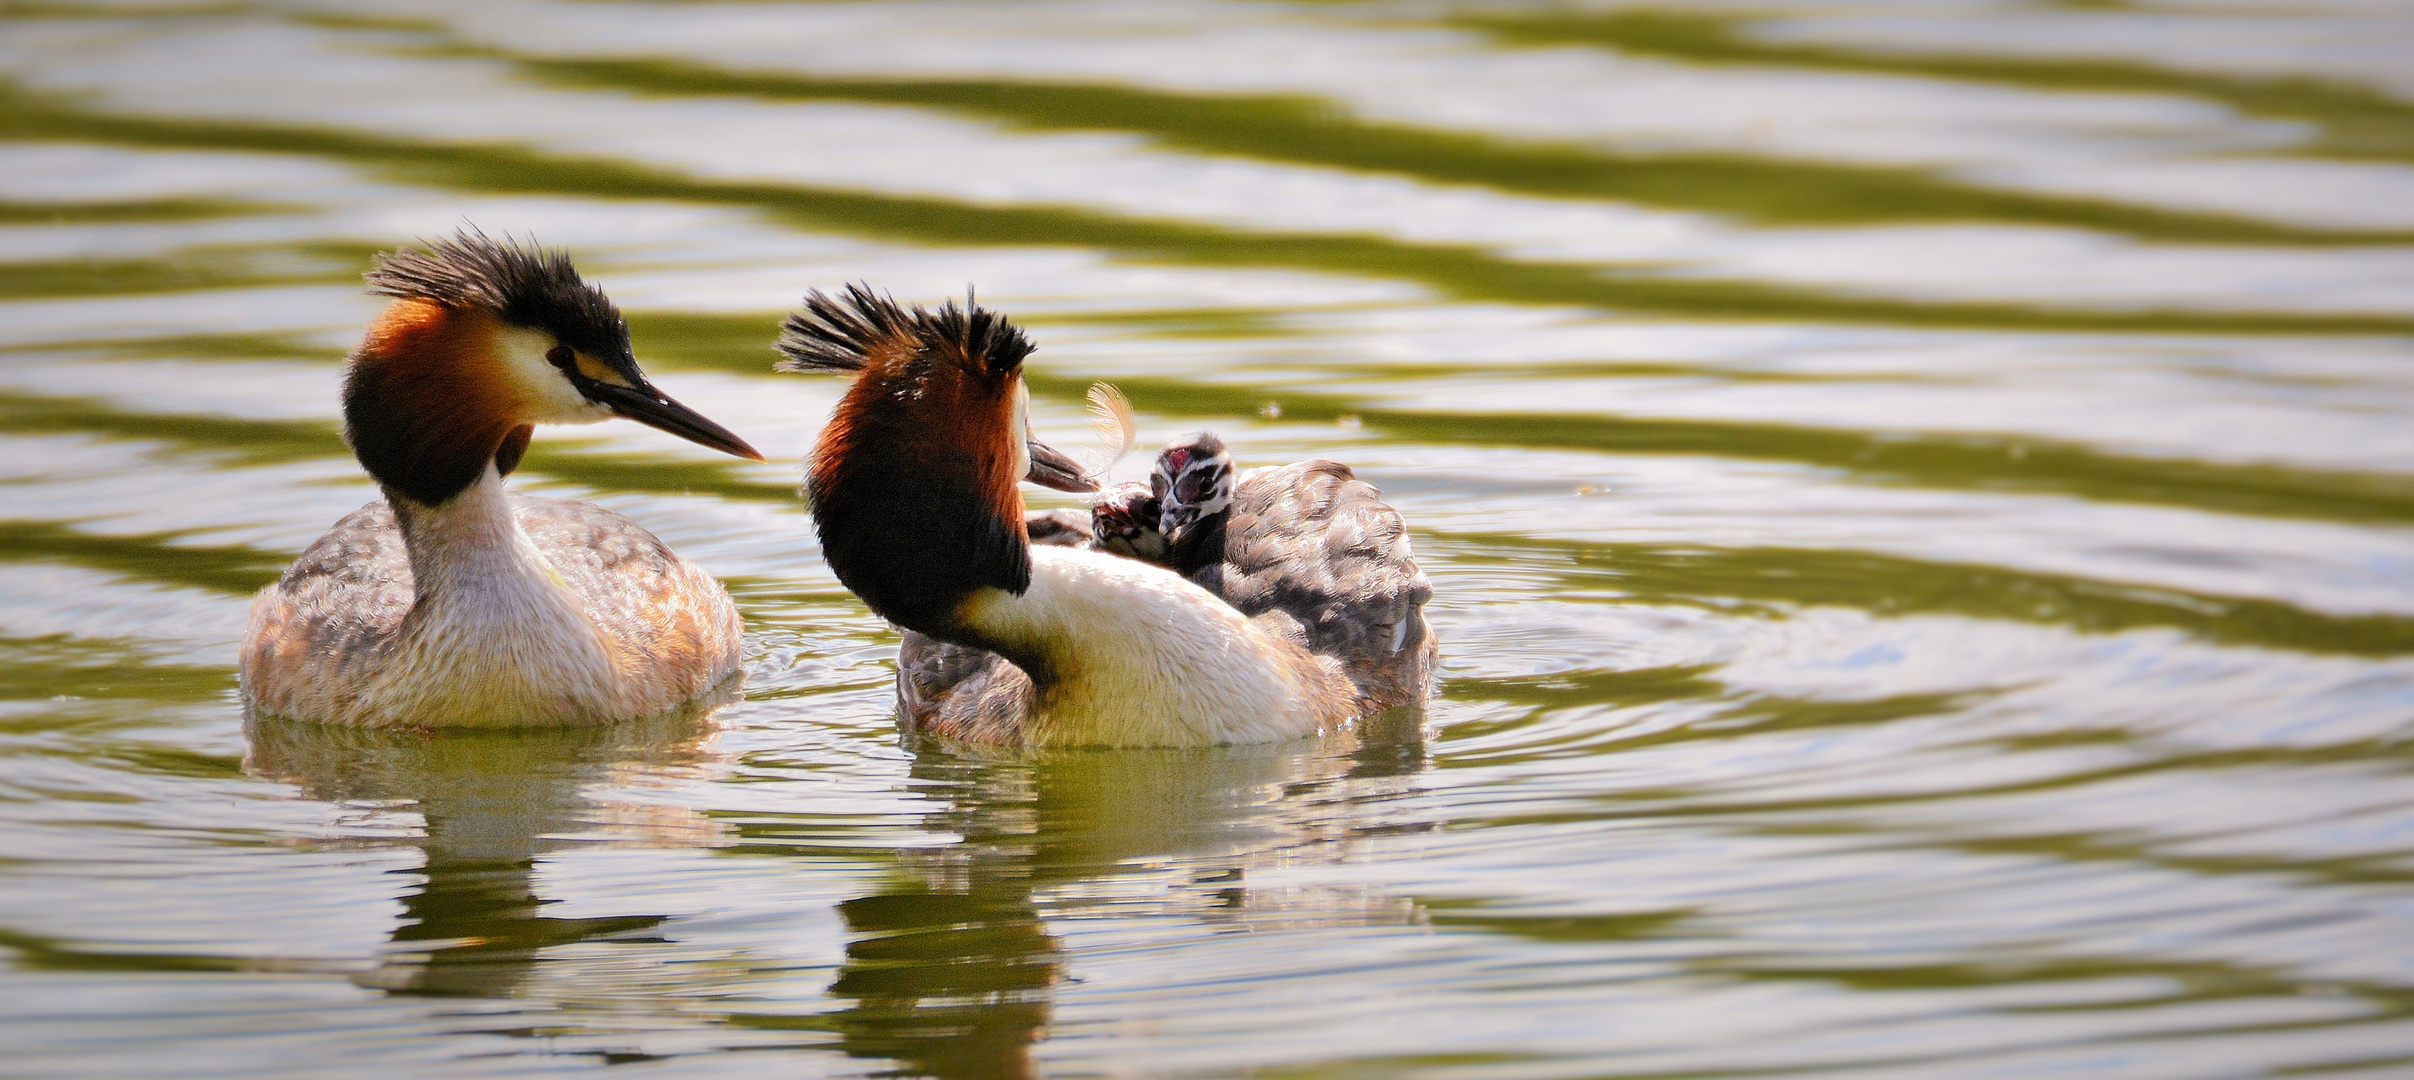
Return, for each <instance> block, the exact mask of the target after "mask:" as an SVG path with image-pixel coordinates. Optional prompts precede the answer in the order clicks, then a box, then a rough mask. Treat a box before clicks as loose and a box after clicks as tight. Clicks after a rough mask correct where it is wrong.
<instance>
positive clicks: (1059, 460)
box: [779, 285, 1098, 634]
mask: <svg viewBox="0 0 2414 1080" xmlns="http://www.w3.org/2000/svg"><path fill="white" fill-rule="evenodd" d="M779 349H780V351H781V352H782V353H784V354H786V356H787V359H786V360H784V361H782V362H781V364H780V365H779V367H780V370H783V371H840V372H851V373H853V375H854V377H855V382H854V384H853V385H851V386H849V387H848V388H847V392H846V395H845V397H843V398H842V399H840V401H839V403H838V409H837V411H836V412H835V413H834V414H833V415H832V416H831V417H830V423H829V425H828V426H827V427H824V428H823V429H822V433H821V441H820V444H819V445H818V446H816V447H815V449H814V451H813V458H812V461H811V464H810V466H809V467H808V469H807V472H806V475H805V493H806V495H807V496H808V497H809V498H810V499H811V500H812V503H813V522H814V526H815V527H816V528H817V529H818V530H819V531H820V533H821V542H822V554H823V557H824V559H825V560H827V561H828V563H829V564H830V568H831V569H832V570H834V571H836V572H837V574H838V580H839V581H840V582H841V583H842V584H844V585H845V586H846V587H847V588H848V589H849V590H851V591H853V592H854V593H855V595H857V596H859V597H862V598H863V601H864V603H866V604H868V605H870V607H871V609H872V610H873V611H875V612H878V613H880V614H881V615H882V616H885V617H887V618H888V619H889V620H890V621H892V622H895V623H897V624H899V625H901V626H906V627H909V628H912V629H916V630H922V631H923V632H925V633H934V634H944V632H945V627H946V626H947V624H948V620H949V619H950V618H951V616H952V613H953V611H954V609H955V607H956V605H957V604H958V603H959V602H961V601H962V600H963V599H964V598H965V597H966V596H968V595H970V594H971V593H972V592H973V591H974V590H976V589H980V588H998V589H1004V590H1006V591H1008V592H1011V593H1015V594H1018V595H1019V594H1021V593H1022V592H1023V590H1024V589H1026V588H1028V587H1029V586H1030V580H1031V559H1030V538H1029V536H1028V534H1027V533H1026V532H1025V529H1024V525H1023V497H1022V492H1021V491H1020V489H1018V488H1017V487H1016V486H1015V485H1016V482H1017V481H1020V480H1024V479H1028V480H1031V481H1033V482H1035V483H1040V484H1045V485H1047V486H1049V487H1053V488H1057V489H1059V490H1062V491H1084V492H1086V491H1095V490H1097V487H1098V485H1097V482H1096V481H1095V480H1092V479H1090V478H1089V477H1088V475H1087V471H1086V470H1085V469H1083V467H1082V466H1081V464H1080V463H1079V462H1076V461H1074V460H1073V459H1072V458H1070V457H1068V456H1066V455H1065V454H1063V453H1062V452H1059V451H1057V450H1055V449H1053V448H1050V447H1048V446H1047V445H1046V444H1043V443H1040V442H1038V441H1036V440H1034V439H1032V438H1031V423H1030V415H1029V412H1030V393H1029V391H1027V390H1026V389H1024V387H1023V378H1022V365H1023V358H1024V357H1026V356H1028V355H1030V353H1031V349H1032V346H1031V342H1030V339H1028V338H1025V337H1024V336H1023V333H1022V331H1021V330H1019V329H1017V328H1016V327H1015V326H1014V325H1013V324H1012V323H1009V322H1007V321H1006V319H1005V317H1004V316H1001V315H998V314H996V313H995V312H991V311H986V310H983V309H982V308H981V307H979V306H978V305H975V304H972V303H970V302H969V300H968V301H967V303H966V305H965V306H963V307H958V306H957V305H956V304H955V303H954V302H953V301H949V302H948V303H947V304H946V305H945V306H944V307H941V308H940V309H938V310H937V311H931V310H928V309H925V308H922V307H918V306H917V307H913V308H906V307H902V306H900V305H899V304H898V303H897V302H896V301H895V300H893V299H891V298H888V297H885V296H876V295H874V294H873V293H872V292H871V290H870V289H867V288H865V287H863V286H860V285H851V286H848V287H847V289H846V292H845V294H844V295H843V296H836V297H833V296H829V295H827V294H824V293H821V292H819V291H816V292H813V293H810V294H808V295H807V296H806V297H805V305H804V307H803V308H802V309H801V310H799V311H796V312H794V313H792V314H790V315H789V316H788V319H787V321H786V322H785V323H784V324H782V326H781V331H780V339H779Z"/></svg>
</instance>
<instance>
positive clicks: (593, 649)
mask: <svg viewBox="0 0 2414 1080" xmlns="http://www.w3.org/2000/svg"><path fill="white" fill-rule="evenodd" d="M395 517H396V519H397V520H398V523H399V524H400V525H401V528H402V539H403V546H404V548H405V549H406V550H407V551H408V552H409V553H410V559H411V576H412V580H413V586H414V591H415V593H416V596H415V598H414V600H413V602H412V605H411V612H410V615H409V616H408V617H407V618H406V619H405V620H404V622H403V629H402V635H401V639H400V641H399V642H398V643H397V644H398V648H399V650H400V652H399V654H398V655H397V656H396V657H395V661H396V663H395V665H394V667H393V668H391V669H390V670H389V671H388V672H387V678H386V679H384V680H382V681H383V682H384V683H385V685H384V686H383V687H381V691H382V692H383V693H385V694H392V695H396V696H399V697H403V698H408V699H409V701H408V703H407V704H408V705H409V706H410V707H411V710H412V713H413V714H414V715H426V714H428V713H429V712H442V713H450V714H456V715H460V716H462V717H463V718H464V722H469V723H476V722H487V723H496V724H521V723H529V722H563V721H575V720H578V719H581V718H584V716H582V714H587V715H592V714H594V713H597V712H603V711H609V710H612V709H614V708H615V707H617V705H618V704H619V702H618V698H619V697H620V693H619V688H620V679H619V677H618V675H617V673H616V672H615V670H614V666H613V663H612V657H611V653H610V651H609V650H608V649H607V647H606V645H605V641H604V638H603V634H602V631H601V630H599V629H598V628H597V627H596V625H595V623H594V621H593V620H592V619H590V618H589V617H588V616H587V613H586V611H585V609H584V607H583V606H582V605H581V604H580V602H579V598H578V595H577V594H576V593H575V592H573V591H572V590H571V589H570V587H569V586H568V585H566V584H564V583H563V581H562V579H561V577H560V575H558V574H556V573H555V572H554V570H553V567H552V565H551V564H550V563H548V562H547V561H546V559H545V556H544V553H543V552H541V551H539V550H538V549H537V546H536V543H535V542H534V541H532V540H530V539H529V537H528V534H527V532H525V531H523V530H522V529H521V528H520V524H519V519H518V516H517V515H516V514H515V513H514V512H513V510H512V506H511V500H510V497H509V496H508V495H507V494H506V493H505V492H504V490H503V478H502V476H501V475H500V474H499V473H497V472H496V471H495V467H494V464H493V463H492V462H488V463H487V466H486V473H485V475H483V476H481V477H479V479H478V481H477V482H476V483H474V484H471V485H470V486H469V487H468V488H466V489H464V490H463V491H462V492H461V493H460V494H459V495H455V496H453V497H452V498H450V499H447V500H445V502H444V503H443V504H442V505H439V506H433V507H427V506H417V505H409V504H407V503H397V504H396V506H395ZM389 704H391V705H395V706H400V705H404V704H406V703H405V702H402V701H395V702H391V703H389ZM473 718H474V719H473Z"/></svg>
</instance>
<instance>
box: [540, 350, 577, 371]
mask: <svg viewBox="0 0 2414 1080" xmlns="http://www.w3.org/2000/svg"><path fill="white" fill-rule="evenodd" d="M545 360H546V362H547V363H550V364H552V365H553V366H554V367H557V368H560V369H562V370H563V371H568V370H570V369H571V368H574V367H577V366H578V354H577V353H574V352H571V351H570V346H568V345H556V346H554V347H553V348H552V349H550V350H547V351H546V353H545Z"/></svg>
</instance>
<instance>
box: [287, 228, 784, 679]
mask: <svg viewBox="0 0 2414 1080" xmlns="http://www.w3.org/2000/svg"><path fill="white" fill-rule="evenodd" d="M368 282H369V291H370V292H372V293H376V294H378V295H382V296H390V297H393V298H394V302H393V303H392V304H391V305H389V306H388V307H387V308H386V310H385V313H384V314H383V315H381V316H380V317H379V318H378V319H377V321H376V322H375V323H372V324H371V325H370V327H369V331H368V333H367V335H366V336H365V337H363V338H362V340H361V344H360V348H359V349H357V350H355V351H354V352H353V354H352V359H351V364H350V366H349V368H348V369H347V370H346V371H345V375H344V391H343V395H344V435H345V438H346V439H347V440H348V441H349V442H350V443H351V444H352V452H353V454H354V455H356V456H357V457H359V458H360V463H361V466H362V467H363V468H365V469H367V470H368V471H369V475H370V476H372V477H374V478H375V479H376V480H377V483H378V485H379V486H380V487H382V488H383V489H384V490H385V494H386V499H385V501H383V502H376V503H371V504H369V505H368V506H365V507H362V508H361V509H359V510H357V511H355V512H353V513H352V514H350V515H348V516H346V517H345V518H344V519H343V520H341V521H338V522H336V523H335V527H334V528H333V529H330V530H328V532H327V534H326V535H325V536H322V537H320V538H319V539H318V541H317V542H316V543H313V544H311V545H310V548H309V550H307V551H305V552H303V553H302V557H301V558H300V559H299V560H298V561H296V562H295V563H294V564H293V567H292V568H291V569H288V570H287V571H285V574H284V576H283V577H282V578H280V579H278V581H277V583H276V584H274V585H270V586H269V587H267V588H266V589H264V590H262V591H261V593H260V597H259V599H258V600H256V601H255V602H254V603H253V604H252V611H251V625H250V627H249V628H248V629H247V630H246V631H245V632H244V635H243V650H242V688H243V698H244V702H245V704H246V705H248V706H249V707H250V709H251V710H252V711H253V712H254V713H255V714H257V715H265V716H277V717H287V718H291V719H297V720H315V721H324V722H329V723H338V724H354V725H360V726H364V727H401V726H411V727H434V726H442V725H483V726H513V725H537V724H575V723H596V722H603V721H610V720H619V719H626V718H629V717H635V716H645V715H650V714H653V713H658V712H662V711H664V710H667V709H670V708H672V707H675V706H678V705H681V704H684V703H687V702H690V701H693V700H695V699H697V698H698V697H700V696H702V695H704V694H706V693H707V692H709V691H711V690H713V689H715V688H717V687H719V686H720V685H721V684H723V683H724V682H725V681H726V680H727V679H728V678H729V676H730V675H731V674H733V673H734V672H736V671H737V667H738V650H739V625H738V615H737V609H736V608H735V607H733V606H732V605H731V604H730V602H729V594H728V593H726V592H724V591H723V590H722V588H721V586H720V583H718V582H716V581H714V580H713V579H712V578H711V577H709V576H707V575H706V574H705V573H704V572H703V571H702V570H699V569H697V568H696V567H695V566H694V565H692V564H690V563H688V562H687V561H686V560H684V559H681V558H680V557H679V556H677V555H675V554H672V552H671V550H670V549H669V548H667V547H664V546H663V544H662V541H660V540H657V539H655V538H654V535H653V534H652V533H649V532H647V531H645V530H644V529H642V528H639V527H638V526H637V524H636V523H635V522H632V521H630V520H629V519H627V518H624V517H622V516H620V515H619V514H615V513H613V512H612V511H609V510H606V509H604V508H602V507H600V506H594V505H590V504H588V503H582V502H572V501H569V500H564V499H545V498H533V497H529V496H514V495H507V494H506V493H505V492H504V490H503V477H504V476H505V475H508V474H509V473H510V472H511V470H512V469H513V468H514V467H516V466H517V465H518V464H519V463H520V456H521V455H522V454H523V453H525V452H526V451H527V449H528V438H529V435H530V433H531V431H532V430H533V429H532V427H531V425H534V424H585V423H594V422H596V421H599V420H605V419H609V418H611V417H614V416H623V417H627V418H629V419H632V420H636V421H638V422H640V423H644V424H649V425H651V426H654V427H657V428H661V429H662V430H664V431H667V432H670V433H671V434H674V435H678V436H680V437H682V438H685V439H689V440H692V441H694V442H697V443H701V444H703V445H705V446H709V447H712V448H713V449H715V450H720V451H723V452H725V453H729V454H735V455H737V456H739V457H744V458H750V459H752V460H755V461H761V460H763V456H762V455H761V454H759V453H756V452H755V449H754V448H753V447H751V446H748V445H746V443H745V441H744V440H742V439H739V438H738V437H737V436H736V435H732V434H730V433H729V432H728V431H727V430H726V429H724V428H722V427H721V426H720V425H719V424H715V423H713V422H712V421H710V420H707V419H705V418H704V417H702V416H700V415H698V414H697V413H696V412H695V411H694V410H692V409H689V408H688V407H686V406H684V405H681V404H679V403H678V402H676V401H673V400H671V399H670V398H669V397H667V396H665V395H664V394H663V393H662V392H661V391H659V390H656V389H654V387H653V386H652V384H650V383H648V382H647V381H646V378H645V375H644V373H643V372H640V371H639V370H638V369H637V361H636V359H635V357H633V356H632V355H631V354H630V351H629V332H628V327H627V325H626V324H625V323H623V322H622V320H621V317H620V311H619V309H618V308H615V307H613V306H612V302H611V301H610V300H607V299H605V297H604V294H603V291H602V290H600V289H597V288H596V287H594V286H592V285H588V284H586V283H585V282H583V281H581V280H580V279H579V276H578V271H577V270H576V269H573V268H572V267H571V265H570V259H569V257H568V256H567V255H564V254H561V253H559V252H549V251H544V250H541V249H537V248H534V247H522V246H520V245H518V244H516V243H513V242H510V241H508V240H506V241H496V240H492V239H489V238H488V237H487V236H486V235H485V234H483V233H480V232H477V231H475V230H472V229H464V230H462V231H461V232H460V233H458V234H456V235H455V236H454V237H453V238H452V239H450V240H445V241H440V242H438V243H435V244H433V245H430V247H429V249H428V250H427V251H424V252H420V251H409V250H405V251H399V252H395V253H392V254H389V255H385V256H382V257H380V258H379V260H378V262H377V265H376V266H375V268H373V269H371V270H370V271H369V274H368Z"/></svg>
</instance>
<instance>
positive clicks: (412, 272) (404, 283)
mask: <svg viewBox="0 0 2414 1080" xmlns="http://www.w3.org/2000/svg"><path fill="white" fill-rule="evenodd" d="M368 282H369V291H370V292H372V293H376V294H378V295H381V296H390V297H393V298H394V303H393V304H391V305H389V306H388V307H387V308H386V311H385V314H383V315H381V316H379V317H378V320H377V321H376V322H375V323H373V324H371V325H370V327H369V332H368V334H367V336H366V337H364V338H363V339H362V341H361V344H360V348H359V349H358V350H357V351H355V352H354V353H353V354H352V363H351V367H350V369H349V370H348V371H347V372H346V374H345V377H344V434H345V437H346V438H347V439H349V440H350V441H351V443H352V451H353V453H354V454H356V455H358V456H359V458H360V462H361V465H362V466H363V467H365V468H367V469H368V470H369V474H370V475H372V476H374V477H376V478H377V480H378V482H379V483H381V484H383V485H385V487H386V489H387V490H388V491H390V492H398V493H400V494H402V495H405V496H408V497H409V498H411V499H412V500H413V501H415V502H419V503H423V504H427V505H435V504H437V503H441V502H443V501H445V500H446V499H450V498H452V497H453V496H454V495H457V494H459V493H460V492H461V491H462V490H463V489H465V488H467V487H469V485H471V484H473V483H475V482H477V479H478V477H480V476H482V475H484V473H485V470H486V463H487V462H488V461H493V462H494V463H495V465H496V466H497V468H498V469H499V470H500V471H502V472H504V473H509V472H510V471H511V470H512V469H513V468H514V467H516V466H517V465H518V464H519V462H520V456H521V455H522V454H523V453H525V452H526V451H527V449H528V437H529V434H530V432H531V428H530V425H533V424H589V423H594V422H596V421H599V420H607V419H610V418H612V417H615V416H620V417H626V418H628V419H631V420H635V421H638V422H639V423H643V424H647V425H650V426H652V427H657V428H660V429H662V430H664V431H667V432H670V433H671V434H673V435H677V436H679V437H681V438H684V439H688V440H691V441H693V442H697V443H701V444H703V445H705V446H709V447H712V448H713V449H715V450H719V451H722V452H724V453H729V454H735V455H737V456H739V457H743V458H750V459H753V460H755V461H761V460H763V455H762V454H760V453H757V452H756V451H755V449H754V448H753V447H751V446H748V445H746V441H745V440H743V439H740V438H738V437H737V436H736V435H734V434H731V433H730V432H729V430H728V429H726V428H723V427H722V426H721V425H719V424H716V423H713V422H712V421H710V420H707V419H705V418H704V417H703V416H702V415H700V414H698V413H697V412H696V411H695V410H693V409H690V408H688V407H687V406H685V405H681V404H679V403H678V402H676V401H673V400H671V398H670V397H669V396H668V395H666V394H664V393H663V392H662V391H660V390H657V389H655V388H654V386H653V384H652V383H650V382H648V381H646V377H645V373H644V372H642V371H640V370H638V368H637V358H636V357H635V356H634V355H633V354H632V353H631V351H630V349H629V329H628V324H627V323H626V322H624V321H622V319H621V317H620V309H619V308H616V307H614V306H612V302H611V301H610V300H608V299H606V298H605V297H604V294H603V290H601V289H598V288H596V287H595V286H593V285H589V284H587V283H586V282H585V281H582V280H580V278H579V276H578V271H577V269H575V268H573V267H572V266H571V265H570V257H569V256H568V255H565V254H563V253H561V252H559V251H547V250H544V249H542V248H537V247H534V246H522V245H520V244H518V243H517V242H514V241H511V240H509V239H505V240H500V241H498V240H495V239H492V238H490V237H488V236H487V235H486V234H485V233H482V232H479V231H477V230H476V229H470V228H465V229H463V230H461V231H460V232H458V233H456V234H454V235H453V236H452V238H450V239H447V240H440V241H437V242H436V243H433V244H430V245H428V248H427V250H425V251H413V250H407V249H406V250H402V251H396V252H392V253H390V254H387V255H383V256H380V257H379V259H378V261H377V265H376V266H375V267H374V268H372V269H371V270H370V271H369V273H368Z"/></svg>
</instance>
